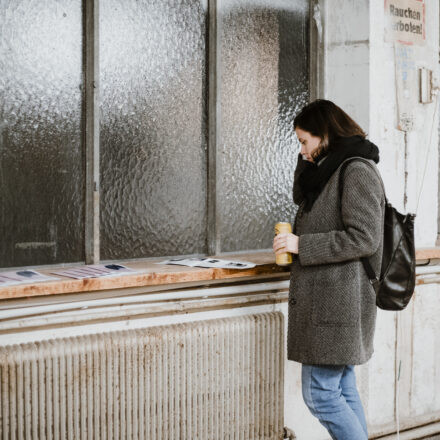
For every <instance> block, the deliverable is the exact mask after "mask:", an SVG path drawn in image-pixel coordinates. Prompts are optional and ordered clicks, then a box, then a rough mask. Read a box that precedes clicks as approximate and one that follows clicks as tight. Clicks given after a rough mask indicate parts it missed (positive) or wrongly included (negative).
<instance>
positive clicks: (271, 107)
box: [218, 0, 309, 252]
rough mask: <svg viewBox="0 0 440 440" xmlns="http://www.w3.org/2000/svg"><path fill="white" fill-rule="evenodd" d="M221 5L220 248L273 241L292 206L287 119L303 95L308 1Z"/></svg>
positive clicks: (225, 0)
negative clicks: (275, 230) (278, 227)
mask: <svg viewBox="0 0 440 440" xmlns="http://www.w3.org/2000/svg"><path fill="white" fill-rule="evenodd" d="M220 5H221V7H220V16H219V20H220V35H221V36H220V42H221V60H222V61H221V86H220V88H221V93H220V100H221V124H220V144H219V146H218V147H219V150H220V154H219V156H218V157H219V160H221V163H220V167H221V170H222V174H221V175H222V179H221V180H222V184H221V186H220V188H218V191H219V199H220V209H219V213H220V224H221V237H222V251H223V252H230V251H238V250H246V249H249V250H250V249H265V248H272V241H273V236H274V225H275V223H276V222H278V221H288V222H292V221H293V218H294V214H295V212H296V209H297V207H296V206H295V205H294V204H293V200H292V183H293V172H294V169H295V166H296V156H297V154H298V151H299V148H300V145H299V143H298V142H297V140H296V137H294V135H295V132H294V130H293V119H294V117H295V115H296V114H297V113H298V111H299V110H300V109H301V107H302V106H304V105H305V104H307V102H308V100H309V87H308V73H309V72H308V32H309V31H308V8H309V3H308V0H295V1H292V0H275V1H274V0H258V1H256V0H220Z"/></svg>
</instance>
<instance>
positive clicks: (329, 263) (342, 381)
mask: <svg viewBox="0 0 440 440" xmlns="http://www.w3.org/2000/svg"><path fill="white" fill-rule="evenodd" d="M294 128H295V132H296V135H297V137H298V139H299V141H300V143H301V151H300V153H299V154H298V163H297V167H296V170H295V173H294V183H293V201H294V203H296V204H297V205H299V208H298V211H297V215H296V217H295V222H294V226H293V233H292V234H286V233H284V234H279V235H277V236H276V237H275V239H274V242H273V249H274V252H275V253H276V254H279V253H283V252H291V253H292V254H293V262H292V264H291V275H290V289H289V305H288V333H287V358H288V359H289V360H292V361H296V362H300V363H301V364H302V366H301V379H302V395H303V398H304V401H305V403H306V405H307V407H308V408H309V410H310V412H311V413H312V414H313V415H314V416H315V417H317V418H318V420H319V421H320V423H321V424H322V425H323V426H324V427H325V428H326V429H327V430H328V432H329V433H330V435H331V437H332V438H333V439H337V440H364V439H367V438H368V433H367V424H366V420H365V415H364V411H363V408H362V403H361V400H360V398H359V393H358V391H357V389H356V378H355V373H354V365H359V364H363V363H365V362H367V361H368V360H369V359H370V358H371V356H372V354H373V337H374V330H375V324H376V312H377V311H376V296H375V292H374V289H373V286H372V285H371V284H370V282H369V279H368V276H367V274H366V272H365V269H364V267H363V265H362V262H361V260H360V258H361V257H368V258H369V260H370V263H371V265H372V267H373V269H374V270H375V272H376V273H379V271H380V265H381V260H382V250H383V238H382V235H383V221H384V213H385V195H384V192H383V187H382V182H381V178H380V174H379V171H378V169H377V167H376V163H378V162H379V150H378V148H377V146H376V145H375V144H373V143H372V142H370V141H368V140H367V139H366V138H365V137H366V134H365V133H364V131H363V130H362V129H361V128H360V127H359V125H358V124H356V122H354V121H353V119H351V118H350V116H348V115H347V114H346V113H345V112H344V111H343V110H342V109H341V108H340V107H338V106H337V105H335V104H334V103H333V102H331V101H328V100H324V99H318V100H316V101H314V102H312V103H310V104H308V105H307V106H305V107H304V108H303V109H302V110H301V111H300V112H299V114H298V115H297V116H296V118H295V120H294ZM303 157H304V158H303ZM351 157H357V158H363V159H356V160H354V161H352V162H350V163H348V164H346V167H345V170H344V172H343V175H342V176H341V177H342V191H341V192H340V191H339V186H338V185H339V184H338V181H339V176H340V171H341V165H342V163H343V162H344V161H345V160H347V159H348V158H351Z"/></svg>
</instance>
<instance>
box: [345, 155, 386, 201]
mask: <svg viewBox="0 0 440 440" xmlns="http://www.w3.org/2000/svg"><path fill="white" fill-rule="evenodd" d="M354 160H360V161H362V162H364V163H366V164H368V165H369V166H370V167H371V168H373V170H374V172H375V173H376V174H377V177H379V180H380V183H381V185H382V189H383V194H384V196H385V202H386V203H387V202H388V199H387V196H386V191H385V185H384V184H383V180H382V176H381V175H380V173H379V171H378V170H377V169H376V167H375V166H374V165H373V164H372V163H371V162H370V161H369V160H368V159H365V157H360V156H354V157H349V158H348V159H345V160H344V161H343V162H342V164H341V165H340V166H339V167H340V168H341V171H340V173H339V195H340V197H341V195H342V175H343V174H344V170H345V168H346V166H347V165H348V164H349V163H350V162H352V161H354Z"/></svg>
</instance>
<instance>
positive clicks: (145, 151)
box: [100, 0, 207, 259]
mask: <svg viewBox="0 0 440 440" xmlns="http://www.w3.org/2000/svg"><path fill="white" fill-rule="evenodd" d="M100 13H101V19H100V38H101V48H100V50H101V55H100V57H101V59H100V63H101V117H102V119H101V129H100V137H101V140H100V142H101V191H102V196H101V197H102V198H101V257H102V258H103V259H118V258H139V257H151V256H165V255H179V254H191V253H203V252H205V250H206V246H205V243H206V213H207V210H206V172H207V171H206V166H207V165H206V161H207V157H206V115H205V93H206V92H205V20H206V17H205V14H206V10H205V8H204V7H203V4H202V2H201V1H198V0H179V1H178V0H163V1H159V2H158V1H155V0H146V1H143V2H138V1H135V0H106V1H105V2H102V3H101V9H100Z"/></svg>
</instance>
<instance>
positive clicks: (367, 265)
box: [338, 156, 388, 293]
mask: <svg viewBox="0 0 440 440" xmlns="http://www.w3.org/2000/svg"><path fill="white" fill-rule="evenodd" d="M354 160H361V161H362V162H366V163H367V164H368V165H370V167H372V168H373V169H374V171H375V172H376V174H377V176H378V177H379V180H380V183H381V184H382V189H383V193H384V196H385V203H388V200H387V196H386V194H385V186H384V184H383V181H382V177H381V176H380V174H379V173H378V172H377V170H376V168H375V167H374V166H373V164H372V163H371V162H369V161H368V160H367V159H365V158H364V157H359V156H355V157H350V158H349V159H346V160H345V161H343V162H342V165H340V167H341V171H340V173H339V182H338V183H339V197H340V198H341V197H342V188H343V186H342V182H343V179H342V176H343V174H344V170H345V168H346V167H347V165H348V164H349V162H351V161H354ZM360 260H361V261H362V264H363V266H364V269H365V272H366V273H367V276H368V279H369V281H370V283H371V284H372V285H373V288H374V290H375V292H376V293H377V290H378V284H379V280H378V278H377V277H376V274H375V273H374V270H373V268H372V266H371V263H370V260H369V259H368V258H367V257H361V258H360Z"/></svg>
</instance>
